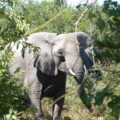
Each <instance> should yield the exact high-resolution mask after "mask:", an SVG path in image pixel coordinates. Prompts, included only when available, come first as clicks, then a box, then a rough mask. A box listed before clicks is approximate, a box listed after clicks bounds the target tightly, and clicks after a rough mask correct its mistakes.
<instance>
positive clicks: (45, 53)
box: [28, 32, 93, 79]
mask: <svg viewBox="0 0 120 120" xmlns="http://www.w3.org/2000/svg"><path fill="white" fill-rule="evenodd" d="M30 41H32V42H30ZM28 42H30V43H32V44H33V45H35V46H37V47H40V50H39V51H38V55H37V57H36V60H35V66H37V67H38V68H39V69H40V70H41V71H42V72H43V73H46V74H48V75H57V73H58V70H59V69H60V70H62V71H66V72H67V73H70V74H72V75H74V76H76V78H78V79H81V78H82V77H81V76H83V73H84V65H85V66H86V68H87V69H89V68H90V67H91V66H92V65H93V60H92V56H91V50H90V48H89V47H90V46H91V44H92V42H93V41H92V40H91V37H90V36H89V35H87V34H86V33H83V32H76V33H69V34H59V35H57V34H56V33H45V32H44V33H36V34H33V35H31V36H30V37H29V38H28ZM63 63H65V64H63ZM64 65H66V66H64ZM59 66H60V67H59Z"/></svg>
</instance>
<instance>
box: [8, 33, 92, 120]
mask: <svg viewBox="0 0 120 120" xmlns="http://www.w3.org/2000/svg"><path fill="white" fill-rule="evenodd" d="M20 41H21V42H20ZM18 42H20V44H19V47H18V48H17V43H12V44H11V48H12V50H13V51H15V53H14V57H13V59H12V61H11V63H10V71H11V73H13V74H14V72H15V71H16V69H18V68H20V70H22V71H24V73H23V74H22V75H21V76H20V80H19V81H20V84H23V85H27V88H26V89H27V91H29V92H30V94H29V95H28V97H26V101H27V103H28V104H30V105H32V106H34V107H36V109H37V112H36V113H35V117H38V118H39V117H42V116H43V111H42V107H41V99H42V98H43V97H51V98H52V99H53V101H56V100H57V99H58V98H59V97H60V96H62V95H64V94H65V92H66V91H65V87H66V76H67V74H69V75H72V76H73V77H74V78H75V80H76V82H77V83H78V84H79V85H80V84H81V82H82V80H83V78H84V72H85V68H86V69H89V68H91V67H92V66H93V58H92V52H91V50H90V46H92V45H93V40H92V39H91V37H90V36H89V35H87V34H86V33H84V32H73V33H67V34H57V33H49V32H38V33H33V34H31V35H30V36H28V37H27V38H26V39H24V38H23V39H21V40H19V41H18ZM23 43H27V44H30V45H32V46H33V47H37V48H38V49H37V50H36V51H34V52H33V51H31V52H30V51H29V47H23ZM78 95H79V97H80V98H81V100H82V101H83V103H84V104H85V105H86V107H87V108H88V109H89V110H91V109H92V107H91V104H90V103H89V102H85V100H84V98H85V99H88V98H87V95H86V92H85V90H84V87H82V90H81V89H78ZM88 101H89V100H88ZM63 104H64V98H61V99H59V100H57V101H56V102H55V103H54V105H53V113H52V117H53V120H55V119H56V118H57V117H59V116H60V115H61V111H62V107H63Z"/></svg>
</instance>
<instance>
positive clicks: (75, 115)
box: [0, 0, 120, 120]
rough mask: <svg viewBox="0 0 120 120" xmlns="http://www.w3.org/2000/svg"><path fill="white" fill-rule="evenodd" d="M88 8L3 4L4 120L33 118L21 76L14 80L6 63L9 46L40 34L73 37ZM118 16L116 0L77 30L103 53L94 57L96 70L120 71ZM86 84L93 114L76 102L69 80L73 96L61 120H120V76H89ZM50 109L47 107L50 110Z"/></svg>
mask: <svg viewBox="0 0 120 120" xmlns="http://www.w3.org/2000/svg"><path fill="white" fill-rule="evenodd" d="M87 5H88V3H86V4H79V5H78V6H76V7H74V8H73V7H70V6H67V4H66V2H64V1H63V0H54V1H42V2H35V1H34V0H28V1H27V2H25V1H19V0H1V1H0V119H3V117H4V119H5V120H19V119H22V120H23V119H32V117H31V112H30V110H27V109H26V107H25V106H24V105H23V99H22V98H23V93H22V91H21V86H19V85H17V84H16V82H17V81H18V79H17V78H18V76H19V75H20V74H21V73H19V71H18V72H16V74H15V75H11V74H10V73H9V67H8V64H9V61H10V60H11V58H12V55H13V54H14V53H12V51H10V50H9V49H6V47H5V46H6V44H8V43H10V42H12V41H16V40H18V39H20V38H22V37H26V36H27V35H29V34H31V33H33V32H37V31H47V32H57V33H69V32H74V31H75V23H76V21H77V19H78V18H79V16H80V14H81V13H82V12H83V11H84V9H86V7H87ZM119 13H120V5H119V4H118V3H117V2H113V1H112V0H106V1H105V2H104V5H103V6H99V5H97V4H96V5H95V6H93V7H92V8H91V9H90V10H89V11H88V13H87V14H86V15H85V16H84V17H83V18H82V20H81V21H80V23H79V25H78V31H84V32H86V33H88V34H89V35H90V36H92V38H94V40H95V44H96V46H97V48H98V50H99V51H100V54H98V55H97V56H95V57H96V58H97V59H98V60H99V64H98V65H96V66H97V67H101V66H102V67H103V68H107V69H108V68H116V69H120V64H119V62H120V15H119ZM86 79H87V81H86V84H85V87H86V89H87V91H88V94H89V96H90V97H91V101H92V103H93V106H94V112H93V113H92V114H90V113H88V111H87V110H86V109H85V107H84V106H83V105H82V104H81V101H80V100H79V98H78V97H76V96H77V94H76V88H75V87H73V86H74V85H73V84H74V83H72V82H71V81H72V78H71V77H68V83H67V92H68V93H70V94H69V95H70V96H67V95H66V104H65V105H64V111H63V118H64V119H65V120H71V119H73V120H80V119H81V120H86V119H88V118H89V119H90V120H99V119H102V120H117V119H118V118H119V115H120V92H119V91H120V86H119V84H120V73H114V72H105V71H102V72H101V73H100V75H99V78H98V76H96V75H94V74H93V73H91V74H90V75H88V74H86ZM91 84H92V88H91V87H90V86H91ZM71 90H72V92H71ZM74 93H75V94H74ZM76 98H77V99H76ZM43 102H46V103H49V102H50V101H49V100H45V101H43ZM78 104H79V105H78ZM21 106H23V107H21ZM48 106H49V104H48ZM48 106H44V107H45V108H46V109H47V110H48V111H49V108H48ZM49 107H51V106H49ZM23 111H24V112H23ZM81 112H82V114H81ZM48 113H49V112H48ZM48 113H46V114H48ZM6 114H7V115H6ZM46 116H47V115H46ZM65 116H69V117H65Z"/></svg>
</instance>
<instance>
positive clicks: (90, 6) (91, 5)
mask: <svg viewBox="0 0 120 120" xmlns="http://www.w3.org/2000/svg"><path fill="white" fill-rule="evenodd" d="M96 1H97V0H95V1H94V2H93V3H91V4H90V5H89V6H88V7H87V8H86V9H85V10H84V11H83V13H82V14H81V15H80V17H79V18H78V20H77V22H76V23H75V32H77V27H78V24H79V22H80V20H81V19H82V18H83V17H84V16H85V14H86V13H87V12H88V10H89V9H90V8H92V7H93V5H94V4H95V3H96Z"/></svg>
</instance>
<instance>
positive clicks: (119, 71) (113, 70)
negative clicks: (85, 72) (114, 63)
mask: <svg viewBox="0 0 120 120" xmlns="http://www.w3.org/2000/svg"><path fill="white" fill-rule="evenodd" d="M89 71H106V72H114V73H120V70H116V69H103V68H95V69H89Z"/></svg>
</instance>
